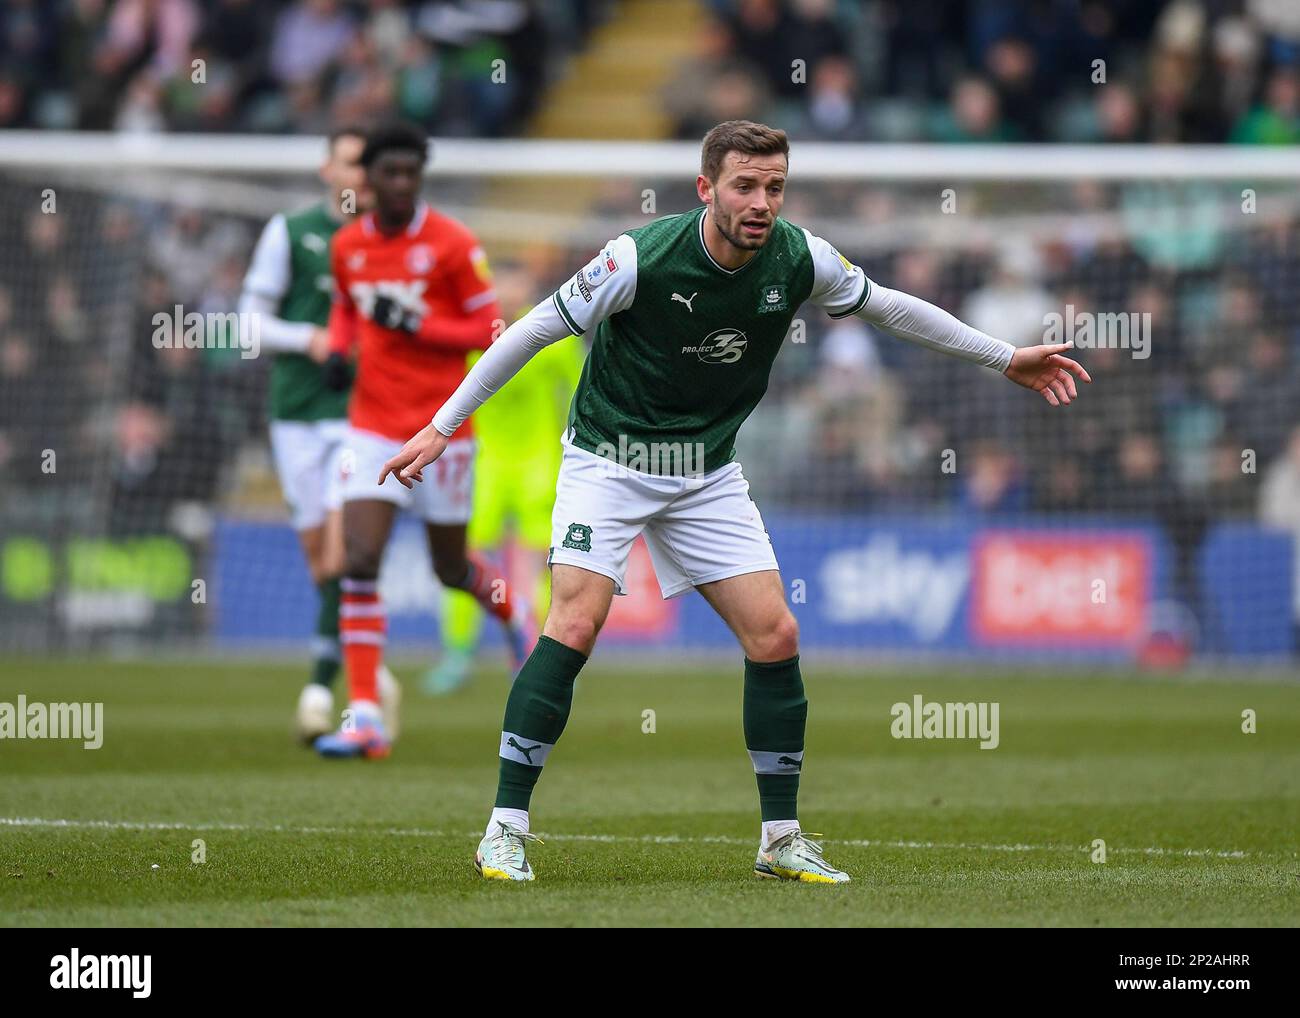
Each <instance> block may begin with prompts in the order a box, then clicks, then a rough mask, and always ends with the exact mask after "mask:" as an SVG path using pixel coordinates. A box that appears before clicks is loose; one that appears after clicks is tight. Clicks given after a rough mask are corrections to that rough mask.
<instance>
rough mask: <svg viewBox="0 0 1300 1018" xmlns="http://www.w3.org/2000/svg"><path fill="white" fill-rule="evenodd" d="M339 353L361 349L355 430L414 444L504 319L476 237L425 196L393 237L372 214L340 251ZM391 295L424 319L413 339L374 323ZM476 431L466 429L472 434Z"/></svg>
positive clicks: (335, 329) (338, 240)
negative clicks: (378, 301) (375, 312)
mask: <svg viewBox="0 0 1300 1018" xmlns="http://www.w3.org/2000/svg"><path fill="white" fill-rule="evenodd" d="M330 262H331V265H332V268H333V272H334V283H335V295H334V308H333V311H332V312H331V314H330V326H329V327H330V340H331V345H332V347H333V349H335V350H337V351H340V352H345V353H346V352H350V351H351V349H352V348H353V346H354V345H358V346H359V352H358V356H357V378H356V384H355V386H354V387H353V390H352V399H351V402H350V404H349V410H348V416H349V419H350V420H351V422H352V424H353V426H355V427H357V428H361V429H363V430H365V431H371V432H374V433H375V434H377V435H383V436H385V437H386V438H392V439H396V440H398V441H401V442H405V441H406V440H407V439H408V438H410V437H411V436H412V435H414V434H415V433H416V432H417V431H419V430H420V429H421V428H423V427H424V426H425V425H426V424H428V423H429V421H430V419H432V417H433V415H434V414H435V413H436V412H437V411H438V408H439V407H441V406H442V404H443V403H445V402H446V401H447V399H448V397H450V396H451V394H452V393H453V392H455V391H456V387H457V386H458V385H460V383H461V381H462V380H463V379H464V377H465V355H466V354H467V353H468V352H469V351H470V350H483V349H486V348H487V347H488V346H489V345H490V343H491V342H492V333H493V329H494V325H495V323H496V322H497V321H498V319H499V318H500V316H501V311H500V308H499V307H498V306H497V299H496V292H495V291H494V290H493V289H492V277H491V274H490V272H489V270H488V265H487V259H486V257H485V256H484V254H483V249H482V248H481V247H480V246H479V244H478V241H477V240H476V239H475V237H474V234H473V233H471V232H470V231H469V229H468V228H467V227H466V226H464V225H462V224H461V223H459V222H457V221H456V220H454V219H451V218H449V217H448V216H444V215H442V214H440V213H438V212H435V211H434V210H433V209H432V208H430V207H429V206H428V205H426V204H425V203H424V202H421V203H420V204H419V205H418V206H417V207H416V211H415V216H414V217H413V218H412V220H411V222H410V225H408V226H407V228H406V229H405V230H403V231H401V232H400V233H396V234H385V233H384V232H383V231H381V230H380V228H379V225H378V223H376V221H375V217H374V213H368V214H367V215H364V216H362V217H361V218H360V219H358V220H356V221H355V222H353V223H349V224H348V225H347V226H344V227H343V228H342V229H340V230H339V231H338V232H337V233H335V234H334V239H333V242H332V244H331V248H330ZM381 295H382V296H387V297H390V298H392V299H393V300H395V301H397V302H398V303H399V304H401V305H402V307H403V308H405V309H406V310H407V311H411V312H414V313H415V314H416V315H418V316H420V317H421V318H422V319H423V322H422V324H421V326H420V330H419V332H418V333H417V334H415V335H412V334H409V333H406V332H402V331H399V330H397V329H386V328H383V327H382V326H380V325H377V324H375V323H374V322H373V321H371V320H370V317H369V316H370V314H371V309H372V308H373V307H374V302H375V298H376V297H378V296H381ZM465 424H466V427H465V428H462V430H461V431H460V432H459V434H460V435H466V434H471V433H472V432H470V431H469V430H468V426H469V422H468V421H466V422H465Z"/></svg>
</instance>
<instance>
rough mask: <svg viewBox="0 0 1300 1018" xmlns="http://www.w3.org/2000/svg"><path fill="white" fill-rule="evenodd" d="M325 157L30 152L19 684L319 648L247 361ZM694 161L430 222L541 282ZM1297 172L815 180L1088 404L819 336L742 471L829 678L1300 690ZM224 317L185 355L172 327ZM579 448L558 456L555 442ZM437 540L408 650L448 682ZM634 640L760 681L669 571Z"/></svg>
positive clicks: (412, 604) (13, 222) (1090, 158)
mask: <svg viewBox="0 0 1300 1018" xmlns="http://www.w3.org/2000/svg"><path fill="white" fill-rule="evenodd" d="M321 148H322V143H320V142H319V141H317V140H314V139H290V140H287V141H285V140H281V139H275V140H268V139H248V138H208V139H202V138H187V137H165V138H160V139H155V140H152V141H149V142H146V143H140V142H130V141H123V140H122V139H117V138H108V137H94V136H75V135H70V136H61V135H50V134H43V135H40V136H35V135H22V134H20V133H18V132H8V137H5V138H0V185H2V186H0V217H2V218H3V221H4V222H5V223H6V224H7V225H8V228H7V229H6V230H5V231H4V232H3V234H2V235H0V651H4V652H9V651H17V650H31V651H45V650H56V649H78V648H81V649H104V648H120V649H122V650H124V651H138V650H157V649H159V648H166V647H179V648H183V649H191V650H193V649H199V648H207V649H211V650H214V651H217V652H222V653H224V652H227V651H229V652H235V651H246V650H253V651H257V650H259V649H263V650H264V649H270V648H281V649H283V648H290V647H293V646H302V645H304V644H305V642H306V641H307V639H308V637H309V634H310V632H311V620H312V618H313V614H314V610H315V608H314V605H315V592H314V590H313V588H312V586H311V584H310V582H309V581H308V579H307V575H306V570H305V566H304V565H303V562H302V559H301V555H300V553H299V551H298V546H297V543H296V539H295V537H294V535H293V533H292V531H291V530H290V529H289V527H288V516H287V512H286V510H285V507H284V503H283V500H282V498H281V496H280V492H279V487H278V484H277V482H276V478H275V475H274V471H273V467H272V462H271V458H270V455H269V447H268V441H267V416H266V385H267V377H268V361H269V358H270V355H269V354H267V353H262V354H260V355H258V356H250V353H251V351H249V350H247V349H241V348H240V346H239V345H238V344H237V343H233V342H230V336H229V335H228V334H227V333H225V332H223V326H222V325H221V322H222V318H221V316H222V315H223V314H228V313H231V312H233V311H234V310H235V309H236V305H237V302H238V298H239V292H240V285H241V281H242V276H243V273H244V270H245V268H246V265H247V261H248V258H249V255H250V252H251V247H252V244H253V242H254V241H255V240H256V237H257V234H258V231H259V230H260V228H261V226H262V224H263V223H264V222H265V220H266V219H267V218H268V217H270V216H271V215H273V214H274V213H276V212H281V211H286V210H292V209H295V208H299V207H303V206H305V205H308V204H310V203H311V202H313V201H316V200H319V198H320V192H319V185H318V184H317V183H316V181H315V178H314V175H313V168H314V167H315V165H316V164H317V163H318V161H319V159H320V156H321ZM696 160H697V152H696V150H695V147H694V146H692V145H678V144H669V145H639V144H629V145H618V144H615V145H598V144H589V143H522V142H495V143H474V142H446V143H439V142H435V144H434V158H433V165H432V168H431V173H430V179H429V181H428V186H427V189H426V196H427V197H428V198H429V199H430V200H431V201H432V202H434V203H435V204H436V205H438V206H439V207H440V208H442V209H443V210H444V211H446V212H448V213H449V214H451V215H453V216H455V217H457V218H459V219H461V220H462V221H464V222H466V223H467V224H468V225H469V226H470V227H471V228H473V229H474V230H475V231H476V232H477V234H478V235H479V237H480V238H481V239H482V241H483V244H484V246H485V248H486V249H487V251H488V253H489V256H490V258H491V260H492V261H493V263H494V265H495V266H496V267H498V269H500V270H502V271H509V272H510V273H512V278H514V279H515V280H523V284H522V285H520V286H515V287H514V288H513V289H512V291H511V301H512V306H509V307H505V308H503V312H504V313H505V314H506V315H507V316H508V317H509V316H512V315H514V314H516V313H518V312H520V311H521V310H523V308H525V307H526V306H528V303H529V302H530V301H534V300H538V299H541V298H544V297H545V296H546V295H548V294H549V293H550V291H551V290H553V289H554V288H555V287H556V286H557V285H558V284H559V283H560V282H561V281H562V280H563V279H564V278H565V277H566V276H567V275H569V274H571V273H572V272H573V271H574V269H575V268H576V267H577V266H579V265H581V264H582V263H584V262H585V261H586V260H587V259H588V258H589V257H590V256H591V254H592V252H593V251H594V250H595V249H596V248H597V247H598V246H599V245H600V244H602V243H603V242H604V241H605V240H607V239H608V238H610V237H613V236H616V235H617V234H619V233H621V232H623V231H624V230H626V229H629V228H631V227H634V226H637V225H641V224H643V223H645V222H648V221H649V220H651V219H653V218H655V217H657V216H661V215H666V214H670V213H674V212H679V211H683V210H686V209H690V208H693V207H695V206H696V205H697V204H698V200H697V198H696V194H695V187H694V179H695V177H694V175H695V172H696ZM1298 172H1300V171H1297V170H1296V169H1294V168H1293V167H1291V166H1288V165H1287V164H1286V160H1284V159H1281V158H1279V157H1278V154H1276V153H1269V152H1262V151H1258V150H1241V149H1231V150H1229V149H1205V150H1192V151H1184V150H1178V149H1168V148H1161V149H1127V148H1117V149H1110V150H1094V149H1086V150H1081V149H1072V148H1066V147H1061V148H1033V149H1030V148H1018V147H1001V148H997V147H995V148H983V147H969V148H967V147H960V148H935V147H898V148H876V149H872V148H868V147H859V146H840V147H836V146H822V145H810V146H797V147H796V150H795V152H794V154H793V159H792V163H791V178H790V186H789V191H788V194H787V198H786V203H785V209H784V213H783V214H784V216H785V217H786V218H787V219H789V220H791V221H793V222H795V223H798V224H800V225H803V226H806V227H808V228H809V229H810V230H812V231H813V232H814V233H817V234H820V235H821V236H824V237H825V238H827V239H828V240H830V241H831V242H832V243H834V244H835V245H836V246H837V247H838V249H839V250H840V251H841V252H842V253H843V254H844V255H845V256H846V257H848V258H849V259H850V260H852V261H854V262H856V263H858V264H860V265H861V266H862V267H863V269H864V270H865V271H866V273H867V275H868V276H869V277H871V278H873V279H878V280H879V281H880V282H881V283H882V284H884V285H887V286H891V287H894V288H897V289H901V290H904V291H907V292H909V293H912V294H915V295H917V296H920V297H923V298H925V299H927V300H930V301H932V302H934V303H936V304H939V305H941V306H942V307H944V308H947V309H949V310H950V311H952V312H953V313H955V314H957V315H958V316H959V317H961V318H962V319H964V320H965V321H967V322H969V323H970V324H972V325H974V326H976V327H978V328H980V329H982V330H984V331H986V332H989V333H992V334H994V335H997V336H1000V337H1003V338H1005V339H1007V340H1010V341H1011V342H1013V343H1015V344H1017V345H1019V346H1025V345H1028V344H1034V343H1041V342H1044V341H1054V340H1058V339H1059V340H1061V341H1065V340H1071V341H1073V342H1074V344H1075V347H1076V350H1077V352H1078V358H1079V359H1080V360H1081V361H1082V362H1083V363H1084V365H1085V366H1086V367H1087V368H1088V370H1089V371H1090V372H1091V374H1092V377H1093V379H1094V382H1093V384H1092V385H1091V386H1090V387H1087V388H1086V391H1085V392H1083V393H1082V398H1081V399H1080V400H1078V401H1077V402H1076V403H1075V404H1073V405H1071V406H1069V407H1066V408H1059V409H1053V408H1050V407H1048V406H1047V405H1046V403H1045V402H1044V401H1043V400H1042V399H1040V398H1039V397H1037V396H1033V395H1031V394H1028V393H1026V392H1024V391H1023V390H1020V389H1018V388H1016V387H1014V386H1012V385H1010V384H1008V383H1007V382H1006V381H1005V380H1004V379H1001V378H999V377H997V376H996V375H995V374H994V373H992V372H989V371H986V370H984V369H979V368H974V367H971V366H969V365H967V364H964V363H962V362H958V361H956V360H953V359H949V358H944V357H942V356H939V355H936V354H933V353H929V352H927V351H924V350H922V349H919V348H917V347H914V346H911V345H909V344H907V343H906V342H903V341H901V340H898V339H895V338H892V337H890V336H888V335H886V334H883V333H881V332H879V331H877V330H875V329H873V328H872V327H870V326H869V325H867V324H866V323H864V322H861V321H859V320H856V319H852V318H850V319H848V320H844V321H832V320H830V319H829V318H827V317H826V316H825V315H823V314H822V313H820V312H819V311H818V310H817V309H815V308H813V307H812V306H811V305H805V306H804V307H803V308H802V309H801V310H800V311H799V312H798V313H797V314H796V318H795V321H794V323H793V325H792V327H791V331H790V334H789V335H788V336H787V339H786V344H785V348H784V349H783V350H782V352H781V354H780V356H779V357H778V359H777V362H776V368H775V370H774V372H773V375H772V379H771V385H770V388H769V390H768V394H767V396H766V398H765V400H764V402H763V403H762V404H761V406H760V408H759V410H758V411H757V412H756V413H755V414H754V416H753V417H752V418H751V419H750V421H749V422H748V423H747V424H746V426H745V427H744V428H743V429H742V431H741V435H740V441H739V446H738V456H739V458H740V460H741V462H742V463H743V464H744V468H745V473H746V476H747V477H748V479H749V481H750V484H751V489H752V493H753V495H754V497H755V499H756V501H757V503H758V505H759V507H760V509H761V511H762V513H763V517H764V520H765V522H766V524H767V527H768V530H769V533H770V534H771V537H772V540H773V543H774V545H775V547H776V550H777V554H778V557H779V559H780V561H781V564H782V577H783V580H784V582H785V585H786V588H787V590H788V592H789V598H790V601H791V604H792V606H793V608H794V610H795V612H796V614H797V616H798V618H799V622H800V626H801V630H802V641H803V644H804V646H805V647H806V648H808V649H809V650H823V651H826V652H835V653H842V654H844V655H850V656H852V657H853V658H854V659H855V660H862V661H870V660H873V659H878V658H885V657H892V656H896V655H934V656H940V657H944V658H950V659H960V660H965V659H970V660H993V661H1015V660H1021V659H1023V660H1026V661H1030V660H1044V659H1050V660H1052V661H1054V662H1078V663H1084V664H1089V665H1093V664H1096V665H1131V664H1132V663H1134V662H1144V663H1148V664H1179V663H1182V662H1184V661H1187V660H1189V659H1190V660H1211V661H1221V660H1232V661H1236V662H1240V663H1242V664H1251V663H1255V664H1258V663H1277V662H1279V661H1285V660H1286V659H1288V658H1289V657H1291V656H1292V655H1293V654H1294V653H1295V652H1296V646H1297V645H1296V632H1297V626H1296V622H1297V618H1298V617H1300V584H1297V578H1296V555H1295V550H1294V547H1295V540H1296V535H1297V533H1298V532H1300V398H1297V397H1298V396H1300V388H1298V387H1297V370H1296V369H1297V364H1298V363H1300V360H1298V358H1300V217H1298V215H1297V208H1296V203H1297V199H1296V197H1295V193H1296V192H1295V187H1294V184H1295V180H1294V177H1295V176H1296V175H1297V173H1298ZM191 312H197V313H198V315H199V316H200V318H199V321H200V323H201V326H200V328H199V329H198V330H197V331H196V332H195V333H194V336H195V337H196V338H194V339H193V340H192V341H178V342H175V343H170V344H168V343H160V342H159V340H158V333H157V327H156V325H155V323H156V321H157V317H156V316H157V315H158V314H159V313H163V314H167V315H185V314H189V313H191ZM557 440H558V435H557ZM426 559H427V556H426V555H425V554H424V552H423V550H422V545H421V535H420V533H419V531H418V529H417V528H415V527H413V526H406V527H403V528H402V529H400V530H399V532H398V534H397V536H396V539H395V542H394V547H393V548H391V549H390V554H389V558H388V560H387V562H386V565H385V573H384V578H383V585H384V596H385V599H386V601H387V603H388V605H389V609H390V612H391V613H392V625H391V630H390V632H391V635H392V638H393V639H394V640H395V641H397V642H401V643H405V644H407V645H408V649H409V650H410V651H411V652H412V653H416V654H428V655H432V654H433V653H434V652H435V651H436V641H437V636H436V634H437V628H436V625H435V621H434V619H435V616H436V613H437V612H438V610H439V603H440V599H439V597H438V590H437V585H436V581H435V580H434V579H433V577H432V575H431V572H430V570H429V569H428V567H427V565H426V564H425V562H426ZM629 587H630V588H631V594H630V596H629V597H627V598H620V599H619V604H618V606H617V609H616V611H615V613H614V615H613V617H612V618H611V626H610V630H609V633H608V640H609V642H610V643H611V644H622V645H629V646H635V647H639V648H643V649H649V650H654V651H656V652H661V653H664V654H668V655H673V654H684V653H694V652H703V651H709V650H713V649H719V650H720V649H723V648H726V647H729V646H731V644H730V643H729V636H728V634H727V633H726V630H725V628H724V627H723V626H722V624H721V623H720V622H719V621H718V620H717V619H715V618H713V617H712V616H711V614H710V613H709V612H708V611H707V609H705V608H704V607H703V605H702V604H695V605H693V604H692V603H691V602H692V601H693V600H697V599H698V596H697V595H691V596H690V597H689V598H687V599H683V600H680V601H673V602H668V603H665V602H662V601H661V600H660V599H659V598H658V595H657V589H656V587H655V584H654V577H653V574H652V572H651V570H650V566H649V562H648V557H647V556H646V555H645V554H644V551H643V549H641V550H638V552H637V553H636V554H635V555H634V557H633V562H632V566H631V574H630V576H629Z"/></svg>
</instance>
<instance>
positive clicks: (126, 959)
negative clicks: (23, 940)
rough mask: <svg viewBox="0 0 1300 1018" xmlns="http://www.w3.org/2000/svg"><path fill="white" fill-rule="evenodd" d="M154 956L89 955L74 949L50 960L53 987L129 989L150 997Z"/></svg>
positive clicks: (136, 993)
mask: <svg viewBox="0 0 1300 1018" xmlns="http://www.w3.org/2000/svg"><path fill="white" fill-rule="evenodd" d="M152 969H153V955H150V954H146V955H139V954H87V955H82V953H81V952H80V951H78V950H77V949H76V948H75V947H74V948H73V949H72V951H71V952H70V953H69V954H56V955H55V956H54V957H53V958H51V959H50V986H51V988H53V989H55V990H130V991H131V996H133V997H137V998H143V997H147V996H149V992H150V982H151V976H152Z"/></svg>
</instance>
